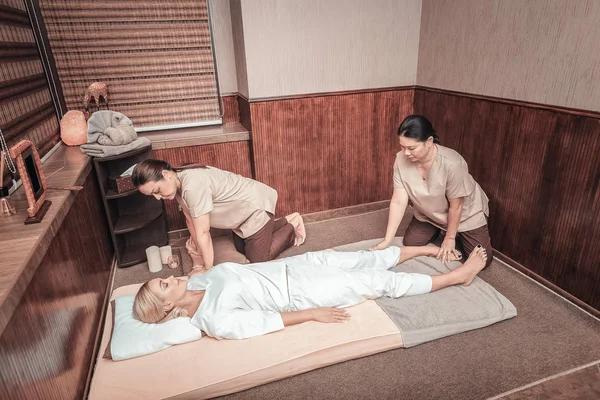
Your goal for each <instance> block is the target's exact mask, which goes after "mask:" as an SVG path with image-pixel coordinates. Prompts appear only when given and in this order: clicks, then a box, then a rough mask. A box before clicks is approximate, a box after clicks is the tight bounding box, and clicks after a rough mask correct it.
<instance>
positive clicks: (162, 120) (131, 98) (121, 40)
mask: <svg viewBox="0 0 600 400" xmlns="http://www.w3.org/2000/svg"><path fill="white" fill-rule="evenodd" d="M39 4H40V8H41V11H42V17H43V20H44V25H45V27H46V30H47V32H48V40H49V42H50V46H51V48H52V54H53V55H54V59H55V62H56V68H57V73H58V77H59V80H60V82H61V85H62V88H63V93H64V96H65V101H66V104H67V108H68V109H69V110H83V94H84V93H85V90H86V88H87V87H88V86H89V85H90V84H91V83H93V82H105V83H107V84H108V98H109V107H110V109H111V110H115V111H119V112H122V113H123V114H125V115H127V116H128V117H129V118H131V120H132V121H133V123H134V126H136V127H151V126H162V125H177V124H188V123H198V122H205V123H206V122H210V121H217V120H219V118H220V115H219V114H220V112H219V98H218V92H217V83H216V72H215V67H214V60H213V53H212V48H211V37H210V28H209V20H208V11H207V3H206V0H180V1H173V0H144V1H122V0H94V1H90V0H85V1H81V0H40V1H39ZM90 110H91V111H94V110H95V106H93V107H92V108H91V109H90Z"/></svg>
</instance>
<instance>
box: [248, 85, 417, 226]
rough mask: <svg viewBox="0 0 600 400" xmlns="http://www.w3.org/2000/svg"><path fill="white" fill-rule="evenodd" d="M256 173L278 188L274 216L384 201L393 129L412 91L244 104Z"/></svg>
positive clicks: (388, 183) (389, 191) (393, 151)
mask: <svg viewBox="0 0 600 400" xmlns="http://www.w3.org/2000/svg"><path fill="white" fill-rule="evenodd" d="M250 110H251V118H252V146H253V152H254V162H255V174H256V179H257V180H259V181H261V182H264V183H266V184H268V185H269V186H271V187H273V188H275V189H277V191H278V193H279V200H278V204H277V214H278V215H285V214H287V213H290V212H293V211H298V212H301V213H309V212H315V211H322V210H328V209H333V208H339V207H346V206H351V205H356V204H362V203H368V202H373V201H379V200H386V199H390V198H391V195H392V191H393V186H392V166H393V163H394V157H395V154H396V152H397V151H398V150H399V149H398V142H397V139H396V129H397V128H398V125H399V124H400V122H401V121H402V119H403V118H404V117H406V116H407V115H409V114H411V113H412V110H413V90H411V89H407V90H394V91H381V92H369V93H358V94H338V95H330V96H320V97H319V96H316V97H311V98H299V99H297V98H294V99H285V100H272V101H260V102H251V103H250Z"/></svg>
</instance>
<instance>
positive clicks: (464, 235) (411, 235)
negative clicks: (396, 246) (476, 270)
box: [404, 217, 493, 267]
mask: <svg viewBox="0 0 600 400" xmlns="http://www.w3.org/2000/svg"><path fill="white" fill-rule="evenodd" d="M445 236H446V232H444V231H442V230H441V229H440V228H437V227H435V226H433V225H431V224H428V223H427V222H421V221H419V220H418V219H416V218H415V217H413V218H412V220H411V221H410V224H409V225H408V228H406V232H405V233H404V245H405V246H425V245H426V244H427V243H429V242H432V243H433V244H435V245H436V246H440V245H441V244H442V242H443V241H444V237H445ZM478 244H480V245H482V246H483V247H484V248H485V250H486V251H487V255H488V259H487V262H486V264H485V266H486V267H487V266H489V265H490V264H491V263H492V257H493V249H492V240H491V239H490V232H489V230H488V226H487V225H484V226H482V227H480V228H476V229H473V230H471V231H466V232H458V233H457V234H456V247H457V249H458V250H459V251H461V252H462V254H463V260H466V258H467V257H469V254H471V252H472V251H473V249H474V248H475V247H476V246H477V245H478Z"/></svg>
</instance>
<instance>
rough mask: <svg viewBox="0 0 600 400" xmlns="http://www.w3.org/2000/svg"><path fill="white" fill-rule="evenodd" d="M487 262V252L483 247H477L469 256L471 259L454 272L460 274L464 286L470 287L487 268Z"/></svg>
mask: <svg viewBox="0 0 600 400" xmlns="http://www.w3.org/2000/svg"><path fill="white" fill-rule="evenodd" d="M486 261H487V252H486V251H485V248H483V247H481V246H477V247H475V249H474V250H473V251H472V252H471V254H470V255H469V258H468V259H467V261H465V263H464V264H463V265H462V266H460V267H459V268H457V269H456V270H454V272H456V273H458V274H460V277H461V278H460V281H461V284H462V285H463V286H469V285H470V284H471V282H473V279H475V276H476V275H477V274H478V273H479V272H480V271H481V270H482V269H483V268H484V267H485V262H486Z"/></svg>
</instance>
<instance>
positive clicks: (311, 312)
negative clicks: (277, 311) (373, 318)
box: [281, 307, 350, 326]
mask: <svg viewBox="0 0 600 400" xmlns="http://www.w3.org/2000/svg"><path fill="white" fill-rule="evenodd" d="M281 319H282V320H283V325H284V326H290V325H296V324H301V323H303V322H307V321H318V322H325V323H331V322H344V321H346V320H348V319H350V314H348V311H346V310H344V309H343V308H333V307H321V308H309V309H308V310H302V311H287V312H282V313H281Z"/></svg>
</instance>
